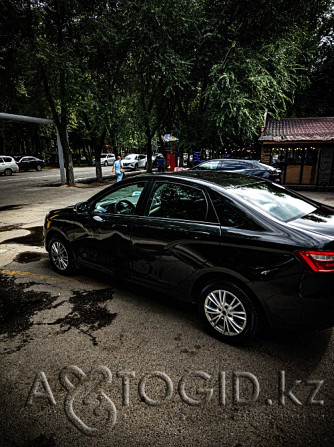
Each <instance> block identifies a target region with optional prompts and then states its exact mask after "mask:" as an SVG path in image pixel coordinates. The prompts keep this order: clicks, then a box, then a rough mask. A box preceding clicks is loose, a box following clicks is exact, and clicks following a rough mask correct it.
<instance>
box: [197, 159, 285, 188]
mask: <svg viewBox="0 0 334 447" xmlns="http://www.w3.org/2000/svg"><path fill="white" fill-rule="evenodd" d="M193 169H194V170H196V171H198V170H201V171H202V170H217V171H225V172H235V173H237V174H245V175H253V176H255V177H261V178H265V179H267V180H270V181H273V182H277V183H280V181H281V171H280V170H279V169H275V168H274V167H272V166H269V165H266V164H264V163H260V162H258V161H256V160H239V159H237V158H219V159H215V160H209V161H204V162H202V163H200V164H198V165H197V166H195V167H194V168H193Z"/></svg>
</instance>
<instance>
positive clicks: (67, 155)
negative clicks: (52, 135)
mask: <svg viewBox="0 0 334 447" xmlns="http://www.w3.org/2000/svg"><path fill="white" fill-rule="evenodd" d="M56 124H57V129H58V132H59V138H60V142H61V145H62V147H63V152H64V162H65V172H66V183H67V185H68V186H75V183H74V172H73V160H72V155H71V152H70V146H69V144H68V139H67V130H66V124H64V123H60V122H59V121H58V122H57V123H56Z"/></svg>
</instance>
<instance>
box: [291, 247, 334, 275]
mask: <svg viewBox="0 0 334 447" xmlns="http://www.w3.org/2000/svg"><path fill="white" fill-rule="evenodd" d="M295 254H296V255H297V256H298V257H299V258H301V259H302V260H303V261H304V262H305V263H306V264H307V265H308V266H309V267H310V268H311V269H312V270H313V271H314V272H334V251H313V250H298V251H296V252H295Z"/></svg>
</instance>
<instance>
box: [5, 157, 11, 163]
mask: <svg viewBox="0 0 334 447" xmlns="http://www.w3.org/2000/svg"><path fill="white" fill-rule="evenodd" d="M3 160H4V161H5V162H6V163H10V162H12V161H13V160H12V158H11V157H3Z"/></svg>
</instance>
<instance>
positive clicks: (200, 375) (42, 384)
mask: <svg viewBox="0 0 334 447" xmlns="http://www.w3.org/2000/svg"><path fill="white" fill-rule="evenodd" d="M115 377H116V378H117V379H120V381H119V385H120V386H121V388H120V395H121V404H120V406H123V407H127V406H129V405H130V389H131V390H132V395H133V390H136V393H138V397H139V400H140V402H142V403H144V404H146V405H148V406H152V407H156V406H161V405H164V404H166V403H167V402H169V401H170V400H172V399H173V398H174V395H175V394H176V393H177V394H178V396H179V398H180V400H181V402H182V403H184V404H186V405H188V406H195V407H198V406H201V405H203V406H204V405H206V404H208V403H209V402H210V401H212V399H213V398H214V397H216V402H217V404H218V405H219V406H224V405H226V404H227V403H228V401H229V399H230V401H231V402H230V403H232V404H233V405H237V404H239V405H243V406H245V405H254V403H259V404H260V405H261V404H262V405H269V406H275V405H277V406H285V405H286V404H287V403H290V404H293V405H296V406H304V405H324V401H323V400H321V399H319V398H318V393H319V392H320V390H321V387H322V385H323V383H324V381H323V380H306V381H302V380H295V381H293V382H292V385H291V386H287V384H286V374H285V371H279V373H278V390H275V393H274V394H275V395H276V398H275V399H273V398H270V399H268V398H264V397H263V396H262V395H261V388H260V383H259V381H258V379H257V378H256V376H255V375H254V374H252V373H250V372H247V371H233V372H231V373H229V374H228V375H227V374H226V372H225V371H220V372H219V373H218V375H214V376H212V375H210V374H208V373H207V372H205V371H194V372H188V373H186V374H184V375H183V376H182V377H181V378H180V380H179V381H178V382H177V384H176V385H175V386H174V383H173V381H172V379H171V378H170V377H169V375H168V374H166V373H165V372H162V371H154V372H152V373H147V374H144V375H142V376H141V377H140V378H139V379H138V380H136V373H135V371H122V372H117V373H116V375H115ZM227 378H228V379H229V381H227ZM59 381H60V383H61V385H62V386H63V388H64V389H65V397H64V411H65V414H66V416H67V418H68V420H69V421H70V422H71V423H72V424H73V425H74V426H75V427H76V428H77V429H78V430H80V431H81V432H82V433H84V434H85V435H87V436H101V435H102V434H104V433H106V432H107V431H108V432H109V431H110V430H111V429H112V428H113V427H114V425H115V424H116V422H117V409H116V405H115V404H114V402H113V401H112V400H111V398H110V397H109V394H108V393H110V391H111V389H110V387H111V384H112V382H113V375H112V373H111V371H110V369H109V368H107V367H106V366H99V367H98V368H95V369H94V370H92V371H91V372H90V373H87V374H86V373H84V371H82V369H81V368H79V367H78V366H68V367H66V368H63V369H62V370H61V371H60V374H59ZM290 382H291V381H289V383H290ZM152 383H155V384H157V383H159V384H160V385H162V388H161V387H160V388H159V389H160V390H161V389H164V392H163V393H162V394H159V393H158V395H154V396H152V395H151V396H150V395H149V393H148V391H147V389H148V388H150V387H149V386H148V385H151V384H152ZM213 383H215V385H213ZM228 384H230V385H231V389H230V392H229V393H227V389H228V387H229V385H228ZM114 385H115V384H113V391H115V390H114V388H115V386H114ZM116 385H117V384H116ZM302 387H303V389H302ZM190 390H192V392H191V391H190ZM245 390H246V391H245ZM116 391H117V388H116ZM277 391H278V393H277ZM299 391H302V393H300V394H302V395H303V396H304V401H302V400H301V399H300V397H298V392H299ZM305 391H307V393H306V394H307V398H306V399H305ZM261 398H262V399H261ZM36 400H41V401H42V400H44V401H45V400H46V401H47V402H48V403H49V405H53V406H54V405H57V402H56V399H55V397H54V393H53V392H52V390H51V387H50V385H49V381H48V379H47V377H46V374H45V373H44V372H43V371H40V372H38V373H37V374H36V376H35V379H34V381H33V384H32V386H31V389H30V391H29V395H28V399H27V402H26V404H27V405H28V406H32V405H33V404H34V403H35V401H36Z"/></svg>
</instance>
